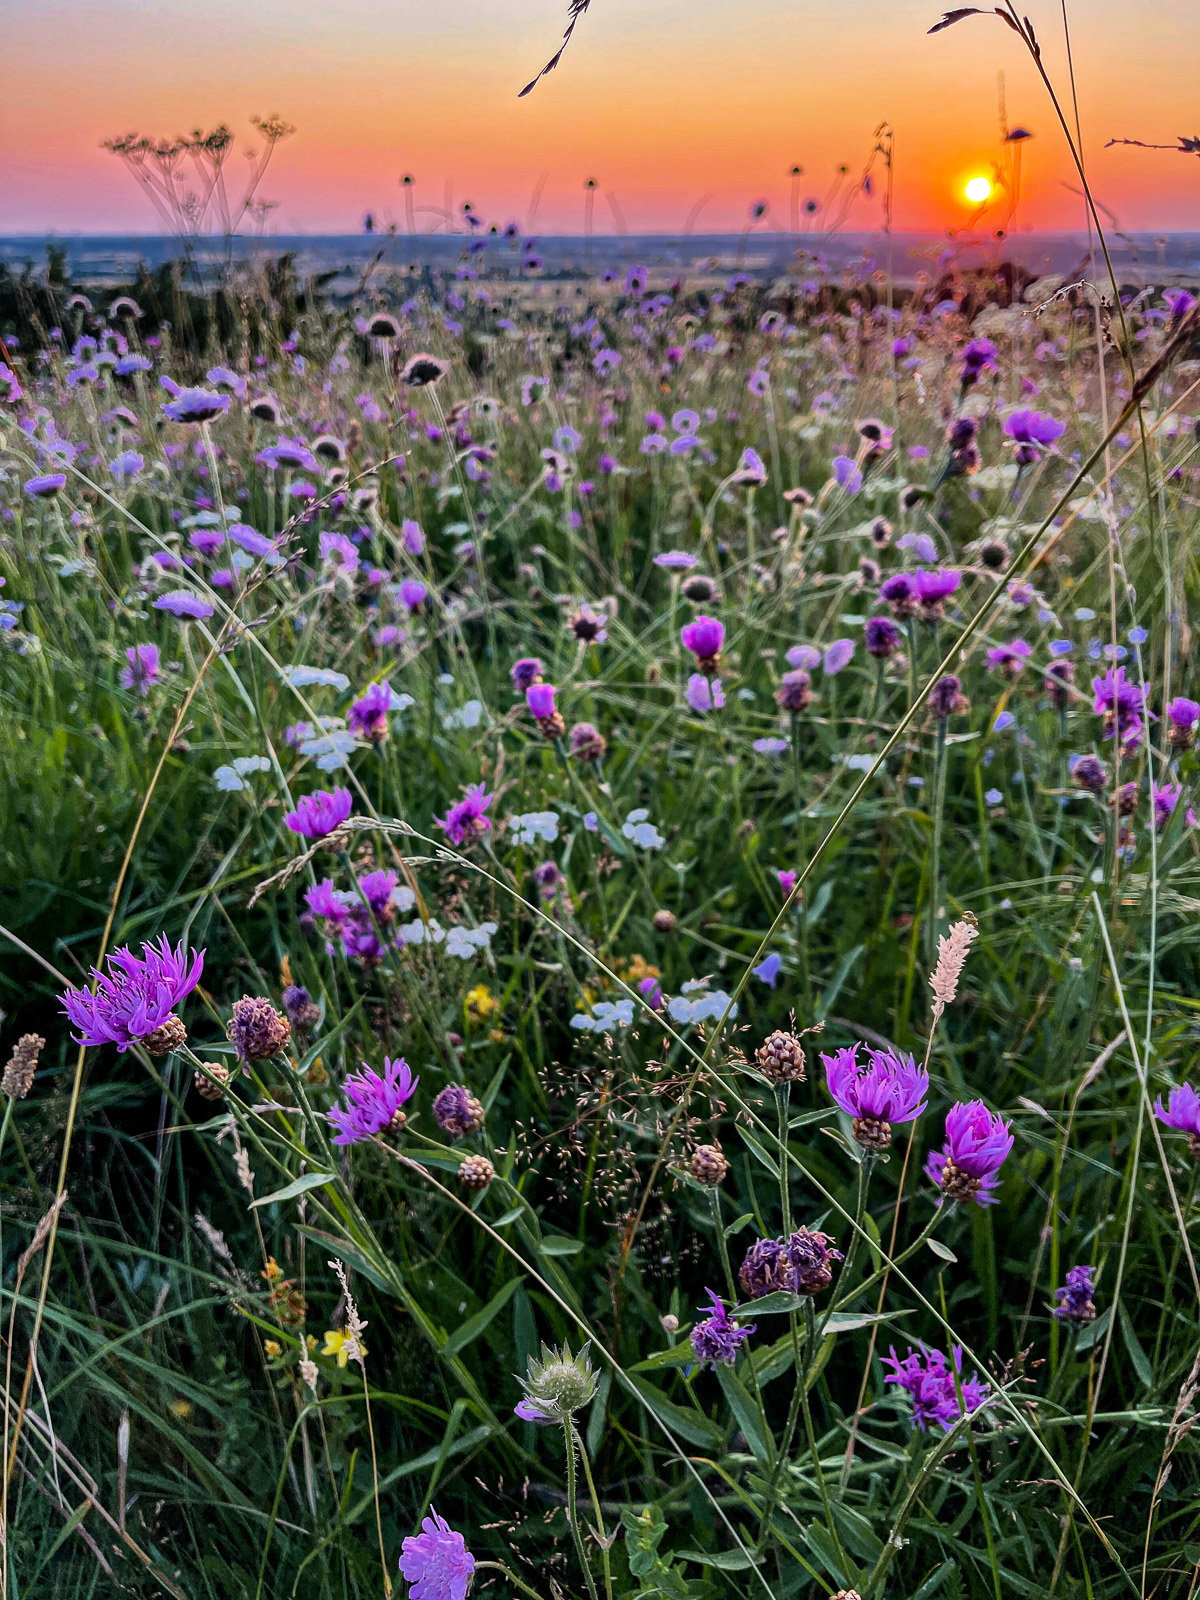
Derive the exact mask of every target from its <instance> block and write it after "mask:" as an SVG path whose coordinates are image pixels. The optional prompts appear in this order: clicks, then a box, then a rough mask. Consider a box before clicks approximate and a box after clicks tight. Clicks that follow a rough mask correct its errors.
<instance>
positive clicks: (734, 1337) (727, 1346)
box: [689, 1289, 757, 1366]
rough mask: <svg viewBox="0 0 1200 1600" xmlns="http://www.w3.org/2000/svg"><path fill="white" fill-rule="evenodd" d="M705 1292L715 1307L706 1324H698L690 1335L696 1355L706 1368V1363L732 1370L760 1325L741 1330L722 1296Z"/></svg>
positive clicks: (709, 1290) (706, 1319)
mask: <svg viewBox="0 0 1200 1600" xmlns="http://www.w3.org/2000/svg"><path fill="white" fill-rule="evenodd" d="M704 1292H705V1294H706V1295H707V1296H708V1298H709V1300H710V1301H711V1302H712V1307H711V1310H710V1311H709V1314H708V1316H707V1317H705V1319H704V1321H703V1322H698V1323H697V1324H696V1326H695V1327H694V1328H693V1329H692V1331H691V1334H690V1335H689V1338H690V1341H691V1346H692V1353H693V1355H694V1356H695V1357H696V1360H697V1361H698V1362H700V1364H701V1365H702V1366H703V1364H704V1363H705V1362H706V1361H707V1362H710V1363H711V1364H712V1365H713V1366H715V1365H716V1364H717V1363H718V1362H722V1363H723V1364H724V1365H726V1366H732V1365H733V1363H734V1362H735V1361H736V1360H737V1358H738V1353H739V1352H740V1350H741V1348H742V1346H743V1345H744V1344H745V1342H746V1340H747V1339H748V1338H749V1337H750V1335H751V1334H752V1333H753V1332H754V1331H755V1329H756V1327H757V1323H751V1324H750V1325H749V1326H748V1327H741V1326H739V1325H738V1324H737V1323H736V1322H734V1321H733V1320H732V1318H731V1317H730V1315H729V1312H728V1311H727V1310H726V1309H725V1304H724V1301H723V1300H722V1299H721V1297H720V1296H719V1295H716V1294H714V1293H713V1291H712V1290H711V1289H706V1290H705V1291H704Z"/></svg>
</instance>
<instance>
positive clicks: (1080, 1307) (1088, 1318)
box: [1051, 1266, 1096, 1328]
mask: <svg viewBox="0 0 1200 1600" xmlns="http://www.w3.org/2000/svg"><path fill="white" fill-rule="evenodd" d="M1095 1292H1096V1286H1095V1284H1094V1283H1093V1282H1092V1269H1091V1267H1086V1266H1085V1267H1072V1268H1071V1270H1070V1272H1068V1273H1067V1281H1066V1282H1065V1283H1064V1284H1062V1285H1060V1287H1059V1288H1057V1289H1055V1291H1054V1308H1053V1311H1052V1313H1051V1314H1052V1315H1053V1317H1054V1318H1055V1320H1056V1321H1058V1322H1069V1323H1070V1324H1071V1325H1072V1326H1073V1327H1076V1328H1082V1327H1084V1326H1085V1325H1086V1324H1087V1323H1089V1322H1095V1320H1096V1304H1095V1301H1094V1300H1093V1299H1092V1296H1093V1295H1094V1294H1095Z"/></svg>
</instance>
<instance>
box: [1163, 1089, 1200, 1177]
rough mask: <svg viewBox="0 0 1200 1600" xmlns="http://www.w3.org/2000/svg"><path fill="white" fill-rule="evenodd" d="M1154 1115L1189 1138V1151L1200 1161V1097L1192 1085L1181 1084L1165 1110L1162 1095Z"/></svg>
mask: <svg viewBox="0 0 1200 1600" xmlns="http://www.w3.org/2000/svg"><path fill="white" fill-rule="evenodd" d="M1154 1115H1155V1116H1156V1117H1157V1118H1158V1120H1159V1121H1160V1122H1161V1123H1163V1124H1164V1125H1165V1126H1166V1127H1168V1128H1176V1129H1178V1131H1179V1132H1180V1133H1186V1134H1187V1136H1188V1149H1189V1151H1190V1152H1191V1154H1192V1155H1193V1156H1194V1157H1195V1158H1196V1160H1197V1161H1200V1095H1198V1094H1197V1093H1196V1091H1195V1089H1193V1088H1192V1086H1191V1084H1190V1083H1181V1084H1180V1085H1179V1087H1178V1088H1177V1089H1172V1090H1171V1093H1170V1094H1169V1095H1168V1097H1167V1104H1166V1108H1165V1110H1164V1108H1163V1103H1162V1095H1159V1096H1158V1097H1157V1098H1156V1100H1155V1102H1154Z"/></svg>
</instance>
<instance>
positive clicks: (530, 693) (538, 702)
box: [525, 683, 558, 722]
mask: <svg viewBox="0 0 1200 1600" xmlns="http://www.w3.org/2000/svg"><path fill="white" fill-rule="evenodd" d="M557 693H558V690H557V689H556V688H555V687H554V685H553V684H552V683H534V684H530V686H529V688H528V689H526V691H525V704H526V705H527V706H528V707H529V709H530V711H531V712H532V714H533V715H534V716H535V717H536V718H537V719H538V721H539V722H541V721H543V720H544V719H545V718H547V717H552V716H554V714H555V711H556V709H557V708H556V706H555V704H554V696H555V695H556V694H557Z"/></svg>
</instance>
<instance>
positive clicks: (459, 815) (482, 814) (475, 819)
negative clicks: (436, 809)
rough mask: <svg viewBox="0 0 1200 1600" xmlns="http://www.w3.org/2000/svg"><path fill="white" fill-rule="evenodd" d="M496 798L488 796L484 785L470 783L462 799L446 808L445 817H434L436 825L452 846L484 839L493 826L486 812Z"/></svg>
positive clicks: (492, 795) (491, 795)
mask: <svg viewBox="0 0 1200 1600" xmlns="http://www.w3.org/2000/svg"><path fill="white" fill-rule="evenodd" d="M495 798H496V797H495V795H494V794H488V792H487V790H486V789H485V788H484V786H483V784H481V783H470V784H468V785H467V786H466V787H465V788H464V790H463V797H462V799H461V800H456V801H455V802H454V804H453V805H452V806H448V807H447V808H446V815H445V816H444V817H434V819H433V821H434V825H435V826H436V827H439V828H440V829H441V830H442V832H443V833H444V834H445V835H446V837H447V839H449V841H450V843H451V844H464V843H470V842H471V841H473V840H475V839H482V837H483V835H484V834H485V833H487V832H488V830H489V829H490V828H491V826H492V822H491V818H490V817H488V816H487V815H486V812H487V809H488V807H489V806H490V805H491V803H492V801H493V800H494V799H495Z"/></svg>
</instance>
